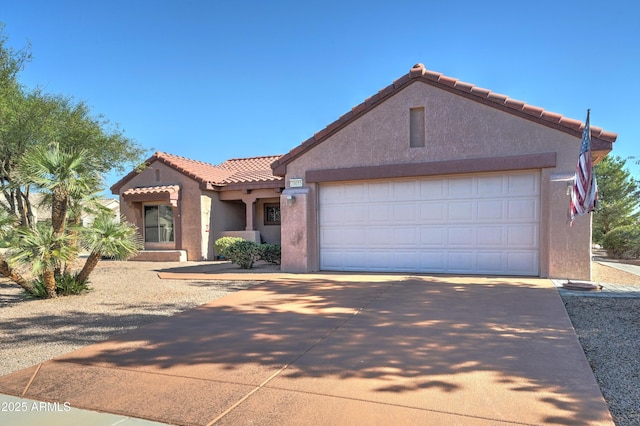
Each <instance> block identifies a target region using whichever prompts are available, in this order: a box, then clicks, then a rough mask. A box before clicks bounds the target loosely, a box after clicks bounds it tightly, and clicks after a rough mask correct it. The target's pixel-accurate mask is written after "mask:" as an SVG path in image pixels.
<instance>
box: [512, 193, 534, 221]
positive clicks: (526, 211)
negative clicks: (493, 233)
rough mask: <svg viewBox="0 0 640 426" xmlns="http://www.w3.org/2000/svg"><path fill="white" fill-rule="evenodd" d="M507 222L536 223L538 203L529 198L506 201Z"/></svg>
mask: <svg viewBox="0 0 640 426" xmlns="http://www.w3.org/2000/svg"><path fill="white" fill-rule="evenodd" d="M507 220H509V221H511V222H513V221H537V220H538V201H537V200H534V199H530V198H522V199H515V200H508V201H507Z"/></svg>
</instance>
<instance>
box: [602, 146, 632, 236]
mask: <svg viewBox="0 0 640 426" xmlns="http://www.w3.org/2000/svg"><path fill="white" fill-rule="evenodd" d="M625 164H626V160H625V159H622V158H620V157H618V156H614V157H610V156H607V157H605V158H604V159H603V160H602V161H601V162H600V163H599V164H598V165H597V166H596V168H595V173H596V179H597V182H598V197H599V198H598V207H597V209H596V211H595V213H594V216H593V240H594V241H595V242H597V243H602V242H603V239H604V236H605V235H606V234H607V233H608V232H610V231H612V230H613V229H615V228H618V227H620V226H626V225H636V226H637V224H638V220H639V219H640V199H639V197H640V182H638V181H637V180H635V179H634V178H633V177H632V176H631V174H630V172H629V171H628V170H626V169H625Z"/></svg>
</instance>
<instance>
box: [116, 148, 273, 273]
mask: <svg viewBox="0 0 640 426" xmlns="http://www.w3.org/2000/svg"><path fill="white" fill-rule="evenodd" d="M277 158H278V156H273V157H254V158H238V159H232V160H228V161H225V162H224V163H222V164H220V165H217V166H216V165H212V164H208V163H204V162H202V161H196V160H191V159H188V158H184V157H179V156H176V155H171V154H167V153H164V152H157V153H155V154H154V155H153V156H151V158H149V159H148V160H146V161H145V163H144V164H145V166H144V168H143V169H142V170H141V171H133V172H131V173H129V174H128V175H127V176H125V177H124V178H122V179H121V180H120V181H118V182H117V183H116V184H114V185H113V186H112V187H111V191H112V193H114V194H117V195H119V196H120V212H121V214H122V215H123V216H125V217H126V218H127V220H128V221H130V222H132V223H134V224H135V225H137V226H138V229H140V230H141V234H142V237H143V240H144V251H142V252H141V253H140V254H139V255H138V256H137V257H136V260H212V259H214V258H215V256H216V254H215V253H214V242H215V240H217V239H218V238H220V237H223V236H238V237H242V238H244V239H247V240H251V241H254V242H265V243H271V244H280V193H281V192H282V190H283V189H284V180H283V179H282V178H281V177H279V176H274V175H273V173H272V170H271V163H272V162H273V161H275V160H276V159H277Z"/></svg>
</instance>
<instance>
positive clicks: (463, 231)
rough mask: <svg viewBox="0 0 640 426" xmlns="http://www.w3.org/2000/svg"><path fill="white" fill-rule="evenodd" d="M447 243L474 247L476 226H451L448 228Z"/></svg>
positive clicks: (455, 245)
mask: <svg viewBox="0 0 640 426" xmlns="http://www.w3.org/2000/svg"><path fill="white" fill-rule="evenodd" d="M447 230H448V231H449V232H448V233H447V243H448V245H450V246H454V247H473V246H474V245H475V234H476V233H475V228H474V227H472V226H450V227H448V228H447Z"/></svg>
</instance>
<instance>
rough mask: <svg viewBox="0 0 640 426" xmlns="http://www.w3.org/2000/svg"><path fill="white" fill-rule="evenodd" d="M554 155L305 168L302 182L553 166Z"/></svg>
mask: <svg viewBox="0 0 640 426" xmlns="http://www.w3.org/2000/svg"><path fill="white" fill-rule="evenodd" d="M556 158H557V154H556V153H555V152H547V153H542V154H527V155H513V156H507V157H488V158H474V159H464V160H447V161H429V162H423V163H408V164H385V165H382V166H368V167H350V168H341V169H323V170H307V172H306V173H305V180H306V182H314V183H319V182H338V181H348V180H365V179H382V178H402V177H414V176H437V175H450V174H460V173H479V172H500V171H510V170H527V169H543V168H551V167H556V161H557V160H556Z"/></svg>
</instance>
